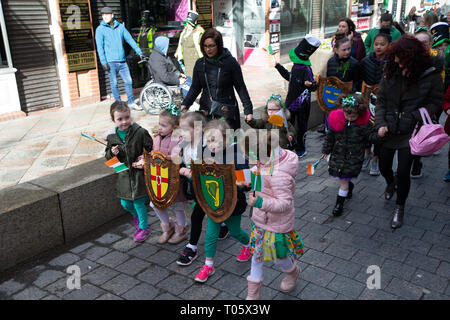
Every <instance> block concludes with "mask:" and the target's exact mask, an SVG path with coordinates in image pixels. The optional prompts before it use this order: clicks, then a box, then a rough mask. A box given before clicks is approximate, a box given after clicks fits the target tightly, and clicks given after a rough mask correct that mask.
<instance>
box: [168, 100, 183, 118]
mask: <svg viewBox="0 0 450 320" xmlns="http://www.w3.org/2000/svg"><path fill="white" fill-rule="evenodd" d="M166 110H167V111H169V112H170V114H171V115H173V116H174V117H179V116H180V114H181V108H180V107H179V106H177V105H176V104H173V103H171V104H169V105H168V106H167V107H166Z"/></svg>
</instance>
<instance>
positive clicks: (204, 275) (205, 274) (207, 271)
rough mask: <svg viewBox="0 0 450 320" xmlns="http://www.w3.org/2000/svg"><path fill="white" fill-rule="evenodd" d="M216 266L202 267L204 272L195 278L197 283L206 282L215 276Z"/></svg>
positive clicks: (201, 271)
mask: <svg viewBox="0 0 450 320" xmlns="http://www.w3.org/2000/svg"><path fill="white" fill-rule="evenodd" d="M214 272H215V271H214V266H212V267H208V266H207V265H206V264H205V265H204V266H203V267H202V270H200V272H199V273H198V274H197V275H196V276H195V279H194V280H195V281H197V282H202V283H203V282H206V280H208V277H209V276H212V275H213V274H214Z"/></svg>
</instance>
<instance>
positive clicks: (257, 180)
mask: <svg viewBox="0 0 450 320" xmlns="http://www.w3.org/2000/svg"><path fill="white" fill-rule="evenodd" d="M251 181H252V190H253V191H259V192H263V191H264V179H263V177H262V175H261V172H259V171H256V172H251Z"/></svg>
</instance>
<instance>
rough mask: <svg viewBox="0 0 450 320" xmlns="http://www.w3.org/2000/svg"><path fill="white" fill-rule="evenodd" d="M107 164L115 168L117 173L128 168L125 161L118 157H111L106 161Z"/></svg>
mask: <svg viewBox="0 0 450 320" xmlns="http://www.w3.org/2000/svg"><path fill="white" fill-rule="evenodd" d="M105 164H106V165H107V166H108V167H110V168H113V169H114V170H115V171H116V172H117V173H119V172H122V171H125V170H128V168H127V166H126V165H125V164H124V163H122V162H120V161H119V159H117V157H114V158H111V159H109V160H108V161H106V162H105Z"/></svg>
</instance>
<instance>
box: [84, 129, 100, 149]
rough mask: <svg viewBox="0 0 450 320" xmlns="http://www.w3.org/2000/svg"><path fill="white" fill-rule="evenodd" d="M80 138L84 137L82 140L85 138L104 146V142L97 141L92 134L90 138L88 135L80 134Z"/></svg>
mask: <svg viewBox="0 0 450 320" xmlns="http://www.w3.org/2000/svg"><path fill="white" fill-rule="evenodd" d="M81 136H82V137H84V138H87V139H89V140H93V141H96V142H98V143H101V144H102V145H104V146H106V143H104V142H102V141H100V140H97V138H96V137H95V133H93V134H92V135H91V136H90V135H88V134H86V133H83V132H82V133H81Z"/></svg>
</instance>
